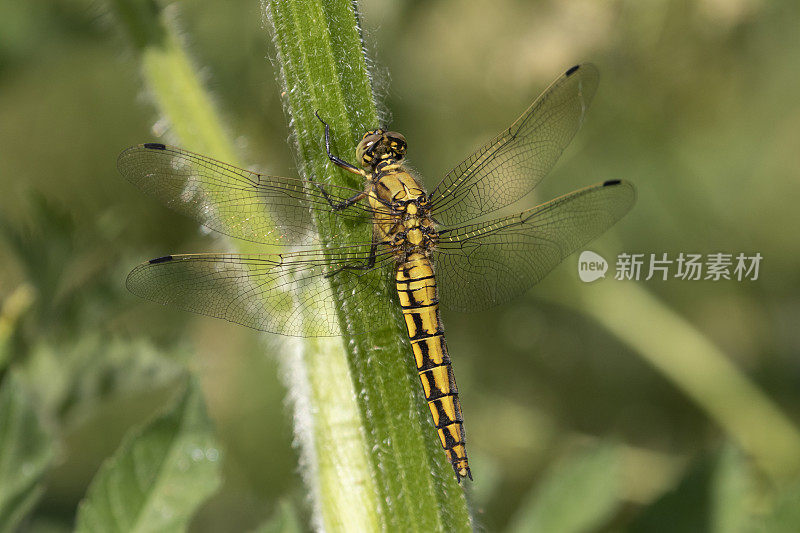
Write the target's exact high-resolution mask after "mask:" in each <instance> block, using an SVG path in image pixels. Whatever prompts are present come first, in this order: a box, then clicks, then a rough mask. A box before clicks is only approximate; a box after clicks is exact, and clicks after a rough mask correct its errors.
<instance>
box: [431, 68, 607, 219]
mask: <svg viewBox="0 0 800 533" xmlns="http://www.w3.org/2000/svg"><path fill="white" fill-rule="evenodd" d="M598 78H599V74H598V72H597V68H596V67H595V66H594V65H592V64H590V63H586V64H583V65H577V66H575V67H572V68H571V69H569V70H567V71H566V72H565V73H564V74H563V75H562V76H561V77H560V78H558V79H557V80H556V81H555V82H554V83H553V84H552V85H550V87H549V88H547V90H545V91H544V93H542V94H541V96H539V98H537V99H536V101H535V102H533V104H531V106H530V107H529V108H528V109H527V110H526V111H525V112H524V113H523V114H522V116H520V117H519V118H518V119H517V120H516V121H515V122H514V123H513V124H512V125H511V127H510V128H508V129H507V130H506V131H504V132H502V133H501V134H500V135H498V136H497V137H496V138H495V139H493V140H492V141H491V142H489V143H488V144H487V145H486V146H484V147H483V148H481V149H480V150H478V151H477V152H475V153H474V154H472V155H471V156H470V157H469V158H467V159H466V160H465V161H463V162H462V163H461V164H460V165H458V166H457V167H456V168H454V169H453V170H451V171H450V172H449V173H448V174H447V175H446V176H445V177H444V179H442V181H441V182H440V183H439V185H437V186H436V188H435V189H434V190H433V192H432V193H431V202H432V214H433V217H434V218H435V219H436V220H437V221H438V222H439V223H441V224H444V225H448V226H452V225H456V224H461V223H463V222H466V221H468V220H471V219H473V218H476V217H478V216H481V215H484V214H486V213H491V212H492V211H495V210H497V209H500V208H501V207H504V206H506V205H509V204H511V203H513V202H516V201H517V200H519V199H520V198H521V197H522V196H524V195H526V194H528V193H529V192H531V191H532V190H533V188H534V187H536V185H538V183H539V182H540V181H541V180H542V178H543V177H544V176H545V175H546V174H547V173H548V172H549V171H550V169H551V168H553V165H555V163H556V161H557V160H558V158H559V156H560V155H561V152H563V151H564V148H566V146H567V145H568V144H569V142H570V141H571V140H572V137H574V136H575V133H576V132H577V131H578V129H579V128H580V126H581V124H582V123H583V118H584V116H585V114H586V110H587V108H588V107H589V103H590V102H591V100H592V97H593V96H594V93H595V91H596V90H597V82H598Z"/></svg>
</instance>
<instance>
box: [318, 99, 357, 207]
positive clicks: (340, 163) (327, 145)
mask: <svg viewBox="0 0 800 533" xmlns="http://www.w3.org/2000/svg"><path fill="white" fill-rule="evenodd" d="M314 114H315V115H316V116H317V118H318V119H319V121H320V122H322V124H324V125H325V153H327V154H328V159H330V160H331V161H332V162H333V164H334V165H336V166H338V167H341V168H343V169H345V170H347V171H348V172H352V173H353V174H358V175H359V176H364V177H366V174H365V173H364V171H363V170H361V169H360V168H358V167H356V166H355V165H351V164H350V163H348V162H347V161H344V160H342V159H339V158H338V157H336V156H335V155H333V154H332V153H331V127H330V126H329V125H328V123H327V122H325V121H324V120H322V117H320V116H319V113H318V112H316V111H314ZM315 183H316V182H315ZM316 185H317V188H318V189H319V190H320V192H321V193H322V195H323V196H324V197H325V199H326V200H327V201H328V203H329V204H330V205H331V207H332V208H333V210H334V211H341V210H342V209H347V208H348V207H350V206H351V205H353V204H354V203H356V202H358V201H360V200H362V199H364V198H365V197H366V196H367V193H365V192H361V193H358V194H356V195H353V196H351V197H350V198H348V199H347V200H343V201H341V202H334V201H333V200H331V198H330V196H328V192H327V191H326V190H325V188H324V187H323V186H322V185H321V184H319V183H316Z"/></svg>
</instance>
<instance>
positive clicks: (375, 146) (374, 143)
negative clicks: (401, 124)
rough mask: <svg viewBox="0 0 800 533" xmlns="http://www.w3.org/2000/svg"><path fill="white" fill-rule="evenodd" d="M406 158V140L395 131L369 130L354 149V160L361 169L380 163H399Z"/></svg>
mask: <svg viewBox="0 0 800 533" xmlns="http://www.w3.org/2000/svg"><path fill="white" fill-rule="evenodd" d="M405 156H406V138H405V137H403V135H402V134H400V133H397V132H395V131H385V130H370V131H368V132H367V133H365V134H364V137H363V138H362V139H361V142H360V143H358V147H357V148H356V159H358V161H359V163H360V164H361V166H363V167H374V166H375V165H377V164H378V163H380V162H381V161H386V160H387V159H391V160H394V161H401V160H402V159H403V158H404V157H405Z"/></svg>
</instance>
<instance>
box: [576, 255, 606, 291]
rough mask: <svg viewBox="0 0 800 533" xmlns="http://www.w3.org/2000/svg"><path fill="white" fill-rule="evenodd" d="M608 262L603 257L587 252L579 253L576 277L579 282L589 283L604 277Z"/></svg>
mask: <svg viewBox="0 0 800 533" xmlns="http://www.w3.org/2000/svg"><path fill="white" fill-rule="evenodd" d="M607 271H608V262H607V261H606V260H605V259H604V258H603V256H601V255H598V254H596V253H594V252H591V251H589V250H584V251H583V252H581V255H580V257H579V258H578V276H579V277H580V278H581V281H583V282H586V283H590V282H592V281H596V280H598V279H600V278H605V277H606V272H607Z"/></svg>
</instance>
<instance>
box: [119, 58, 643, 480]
mask: <svg viewBox="0 0 800 533" xmlns="http://www.w3.org/2000/svg"><path fill="white" fill-rule="evenodd" d="M598 79H599V76H598V71H597V68H596V67H595V66H594V65H592V64H590V63H586V64H580V65H576V66H574V67H572V68H570V69H568V70H567V71H566V72H564V73H563V74H562V75H561V76H560V77H559V78H558V79H557V80H556V81H555V82H553V83H552V84H551V85H550V86H549V87H548V88H547V89H546V90H545V91H544V92H543V93H542V94H541V95H540V96H539V97H538V98H537V99H536V100H535V101H534V102H533V103H532V104H531V105H530V107H528V109H527V110H526V111H525V112H524V113H523V114H522V115H521V116H520V117H519V118H518V119H517V120H516V121H515V122H514V123H513V124H512V125H511V126H510V127H509V128H508V129H506V130H504V131H503V132H502V133H500V134H499V135H498V136H497V137H495V138H494V139H492V140H491V141H489V142H488V143H487V144H485V145H484V146H483V147H481V148H480V149H479V150H477V151H476V152H475V153H473V154H472V155H470V156H469V157H468V158H466V159H465V160H464V161H462V162H461V163H460V164H459V165H458V166H456V167H455V168H454V169H452V170H451V171H450V172H448V173H447V174H446V175H445V176H444V178H442V180H441V181H440V182H439V184H438V185H437V186H436V187H435V188H433V190H432V191H431V192H427V191H426V190H425V188H424V187H423V185H422V183H421V182H420V180H419V179H417V177H415V176H414V175H413V174H412V172H411V171H410V170H409V169H408V168H407V166H405V156H406V150H407V143H406V139H405V138H404V137H403V135H402V134H400V133H397V132H393V131H388V130H385V129H380V128H378V129H373V130H370V131H367V132H366V133H365V134H364V135H363V138H362V139H361V140H360V142H358V144H357V146H356V149H355V158H356V162H357V165H356V164H351V163H349V162H347V161H346V160H344V159H341V158H339V157H338V156H336V155H334V154H333V153H331V143H330V128H329V126H328V124H326V123H325V122H324V121H322V119H321V118H320V121H321V122H322V124H323V125H324V134H325V150H326V155H327V157H328V159H329V160H330V161H331V162H332V163H333V164H334V165H336V166H337V167H339V168H341V169H343V170H345V171H347V172H351V173H353V174H356V175H358V176H359V177H360V178H362V179H363V184H364V185H363V187H361V188H348V187H344V186H339V185H331V184H325V185H323V184H322V183H321V182H320V181H319V180H316V179H301V178H283V177H277V176H270V175H266V174H262V173H258V172H251V171H248V170H244V169H241V168H238V167H236V166H234V165H231V164H228V163H223V162H220V161H217V160H215V159H212V158H210V157H206V156H203V155H200V154H196V153H192V152H189V151H186V150H183V149H180V148H176V147H172V146H167V145H164V144H160V143H147V144H142V145H138V146H133V147H131V148H128V149H127V150H125V151H124V152H122V154H121V155H120V156H119V159H118V168H119V170H120V172H121V173H122V175H123V176H124V177H125V178H126V179H127V180H128V181H130V182H131V183H133V184H134V185H135V186H136V187H138V188H139V189H141V190H142V191H143V192H145V193H146V194H148V195H150V196H152V197H155V198H156V199H158V200H160V201H161V202H162V203H164V204H166V205H167V206H168V207H170V208H172V209H174V210H175V211H178V212H179V213H182V214H184V215H188V216H189V217H191V218H194V219H196V220H197V221H198V222H199V223H200V224H202V225H204V226H206V227H207V228H210V229H212V230H215V231H217V232H220V233H223V234H227V235H229V236H233V237H236V238H240V239H245V240H248V241H252V242H256V243H263V244H268V245H280V246H283V248H282V249H281V250H282V251H281V252H280V253H257V254H231V253H201V254H181V255H169V256H165V257H159V258H156V259H152V260H150V261H147V262H145V263H143V264H141V265H139V266H137V267H136V268H135V269H134V270H133V271H131V273H130V275H129V276H128V279H127V287H128V289H129V290H130V291H131V292H133V293H134V294H136V295H139V296H141V297H144V298H146V299H150V300H153V301H155V302H158V303H161V304H164V305H172V306H177V307H178V308H181V309H184V310H187V311H192V312H195V313H200V314H205V315H210V316H213V317H218V318H222V319H225V320H228V321H231V322H235V323H238V324H242V325H244V326H248V327H251V328H255V329H258V330H264V331H268V332H273V333H279V334H283V335H291V336H302V337H313V336H332V335H340V334H341V333H342V331H341V329H340V322H339V318H338V315H337V309H336V298H337V297H338V296H339V295H345V296H344V297H346V298H349V299H352V300H353V302H354V303H355V304H359V303H365V302H367V301H374V299H376V298H377V299H379V300H380V304H381V305H385V306H388V307H391V306H398V305H399V308H400V310H401V311H402V314H403V317H404V321H405V326H406V329H407V332H408V338H409V342H410V345H411V352H412V353H413V355H414V361H415V364H416V369H417V372H418V375H419V378H420V382H421V385H422V391H423V393H424V396H425V400H426V401H427V403H428V407H429V409H430V413H431V417H432V421H433V424H434V426H435V428H436V431H437V433H438V437H439V440H440V441H441V444H442V447H443V449H444V452H445V455H446V457H447V460H448V461H449V462H450V464H451V465H452V467H453V470H454V471H455V475H456V478H457V480H458V481H459V482H461V480H462V479H463V478H466V477H468V478H469V479H470V480H471V479H472V472H471V470H470V466H469V461H468V458H467V451H466V438H465V432H464V418H463V416H462V411H461V403H460V401H459V391H458V388H457V386H456V380H455V375H454V373H453V366H452V363H451V359H450V354H449V352H448V349H447V344H446V342H445V336H444V326H443V324H442V319H441V317H440V307H445V308H448V309H453V310H457V311H479V310H484V309H488V308H490V307H493V306H496V305H499V304H502V303H505V302H507V301H509V300H511V299H512V298H514V297H515V296H518V295H520V294H522V293H524V292H525V291H526V290H527V289H528V288H530V287H531V286H533V285H534V284H536V283H537V282H539V281H540V280H541V279H543V278H544V277H545V276H546V275H547V273H549V272H550V271H551V270H552V269H553V268H555V267H556V265H558V264H559V263H560V262H561V261H562V260H563V259H564V258H565V257H567V256H569V255H570V254H571V253H573V252H574V251H576V250H578V249H580V248H581V247H582V246H584V245H585V244H586V243H588V242H589V241H591V240H592V239H594V238H595V237H597V236H598V235H600V234H602V233H603V232H604V231H605V230H607V229H608V228H609V227H610V226H612V225H613V224H614V223H615V222H617V221H618V220H619V219H620V218H622V217H623V216H624V215H625V214H626V213H627V212H628V211H629V210H630V209H631V207H632V206H633V204H634V202H635V197H636V193H635V189H634V187H633V185H631V183H629V182H627V181H624V180H616V179H615V180H609V181H605V182H602V183H597V184H595V185H591V186H588V187H585V188H582V189H579V190H576V191H574V192H571V193H569V194H565V195H563V196H560V197H558V198H555V199H554V200H550V201H548V202H546V203H543V204H541V205H538V206H536V207H533V208H530V209H526V210H523V211H521V212H519V213H516V214H513V215H509V216H496V217H495V218H491V214H492V213H493V212H495V211H497V210H500V209H501V208H504V207H506V206H509V205H511V204H513V203H516V202H517V201H519V200H521V199H522V198H523V197H524V196H526V195H527V194H528V193H530V192H531V191H532V190H533V189H534V187H536V186H537V185H538V184H539V183H540V181H541V180H542V178H543V177H544V176H545V175H546V174H547V173H548V172H549V171H550V169H551V168H552V167H553V166H554V165H555V163H556V161H557V159H558V158H559V156H560V155H561V153H562V152H563V150H564V149H565V148H566V146H567V145H568V144H569V142H570V141H571V140H572V138H573V137H574V135H575V134H576V132H577V131H578V129H579V128H580V126H581V124H582V123H583V121H584V117H585V115H586V111H587V108H588V106H589V103H590V102H591V100H592V98H593V96H594V94H595V92H596V90H597V86H598ZM318 118H319V116H318ZM336 221H346V222H348V223H349V224H351V225H361V226H358V227H362V226H363V228H364V235H365V236H364V239H363V240H362V241H360V242H342V239H337V237H336V236H335V235H334V236H333V237H329V238H327V240H323V239H322V238H321V237H319V236H318V233H317V229H316V228H317V227H318V225H319V224H321V223H331V222H336ZM387 277H390V278H393V282H394V285H395V287H396V296H392V295H391V294H389V293H387V291H386V283H387ZM348 333H349V334H356V333H359V332H358V331H348Z"/></svg>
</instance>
